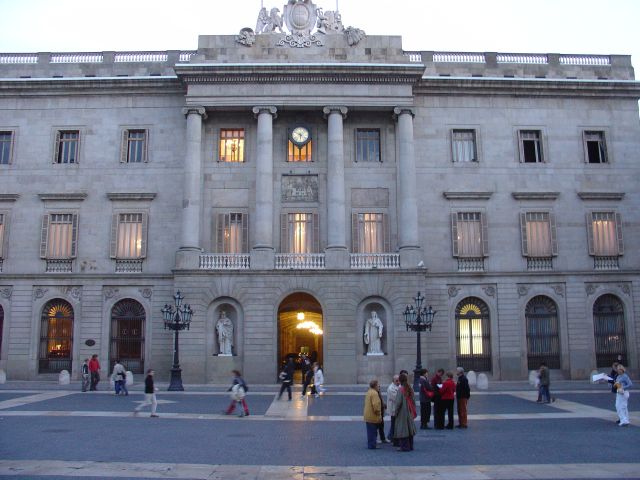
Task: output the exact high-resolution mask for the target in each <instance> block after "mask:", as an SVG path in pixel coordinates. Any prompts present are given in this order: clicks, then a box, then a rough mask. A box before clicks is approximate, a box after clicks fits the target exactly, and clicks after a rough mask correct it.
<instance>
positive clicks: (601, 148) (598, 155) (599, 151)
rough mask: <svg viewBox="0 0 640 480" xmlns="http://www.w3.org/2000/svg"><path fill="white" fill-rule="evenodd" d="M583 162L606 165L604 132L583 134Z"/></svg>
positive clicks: (586, 132)
mask: <svg viewBox="0 0 640 480" xmlns="http://www.w3.org/2000/svg"><path fill="white" fill-rule="evenodd" d="M583 139H584V140H583V141H584V153H585V161H586V162H587V163H607V145H606V143H605V137H604V132H599V131H585V132H583Z"/></svg>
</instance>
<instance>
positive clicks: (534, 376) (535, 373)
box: [529, 370, 538, 387]
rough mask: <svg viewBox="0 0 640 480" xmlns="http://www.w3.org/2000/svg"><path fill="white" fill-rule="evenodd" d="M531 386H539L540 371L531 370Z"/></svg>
mask: <svg viewBox="0 0 640 480" xmlns="http://www.w3.org/2000/svg"><path fill="white" fill-rule="evenodd" d="M529 384H530V385H533V386H534V387H535V386H536V385H537V384H538V371H537V370H531V371H530V372H529Z"/></svg>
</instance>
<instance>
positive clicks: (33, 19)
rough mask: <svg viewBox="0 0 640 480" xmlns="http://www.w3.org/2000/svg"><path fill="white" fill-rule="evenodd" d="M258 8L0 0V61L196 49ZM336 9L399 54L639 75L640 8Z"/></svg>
mask: <svg viewBox="0 0 640 480" xmlns="http://www.w3.org/2000/svg"><path fill="white" fill-rule="evenodd" d="M314 1H315V4H316V5H317V6H319V7H322V8H323V9H324V10H335V8H336V3H337V2H336V0H314ZM261 2H262V3H264V6H265V7H267V9H270V8H271V7H278V8H279V9H280V10H281V11H282V9H283V6H284V4H285V3H286V0H181V1H176V0H171V1H168V0H111V1H105V0H0V52H2V53H21V52H95V51H107V50H116V51H122V50H125V51H131V50H133V51H139V50H195V49H196V48H197V45H198V35H214V34H226V35H235V34H237V33H238V32H239V31H240V29H241V28H243V27H251V28H255V24H256V19H257V16H258V12H259V10H260V5H261ZM338 2H339V3H338V6H339V10H340V13H341V15H342V22H343V24H344V25H345V26H349V25H352V26H354V27H358V28H360V29H362V30H364V31H365V32H366V33H367V34H368V35H401V36H402V38H403V48H404V49H405V50H435V51H457V52H483V51H490V52H503V53H523V52H524V53H579V54H626V55H632V62H633V65H634V67H635V68H636V69H638V68H640V34H639V33H638V30H639V29H640V0H534V1H530V0H529V1H525V0H455V1H452V0H438V1H433V0H338ZM639 75H640V74H639Z"/></svg>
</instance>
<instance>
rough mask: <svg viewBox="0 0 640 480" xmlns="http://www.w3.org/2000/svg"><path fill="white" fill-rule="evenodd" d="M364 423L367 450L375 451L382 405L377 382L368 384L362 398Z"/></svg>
mask: <svg viewBox="0 0 640 480" xmlns="http://www.w3.org/2000/svg"><path fill="white" fill-rule="evenodd" d="M363 416H364V421H365V424H366V427H367V448H368V449H369V450H375V449H376V448H378V447H377V446H376V434H377V432H378V425H379V424H380V421H381V420H382V404H381V402H380V393H379V391H378V380H371V381H370V382H369V390H367V394H366V395H365V397H364V414H363Z"/></svg>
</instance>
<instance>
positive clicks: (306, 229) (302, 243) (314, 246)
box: [281, 213, 320, 253]
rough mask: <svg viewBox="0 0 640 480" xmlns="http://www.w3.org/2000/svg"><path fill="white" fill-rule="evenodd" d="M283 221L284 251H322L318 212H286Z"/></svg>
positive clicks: (282, 247)
mask: <svg viewBox="0 0 640 480" xmlns="http://www.w3.org/2000/svg"><path fill="white" fill-rule="evenodd" d="M281 221H282V225H281V229H282V238H281V249H282V251H283V253H318V252H319V251H320V241H319V231H318V229H319V222H318V214H317V213H284V214H282V220H281Z"/></svg>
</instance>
